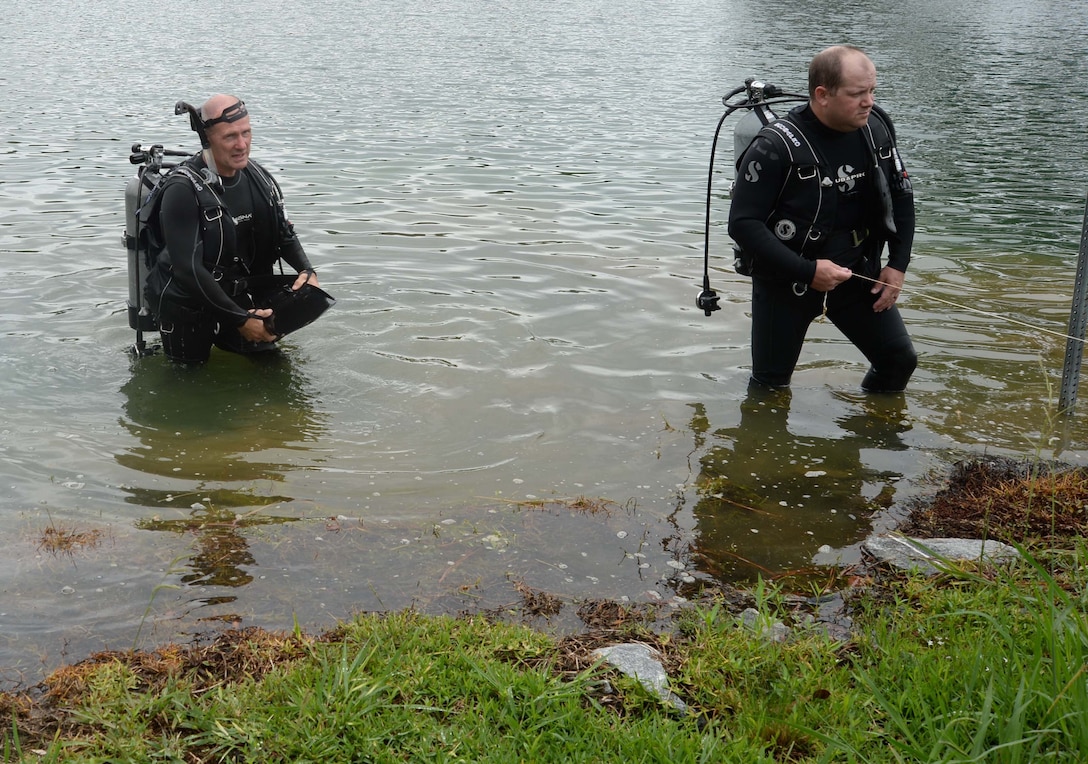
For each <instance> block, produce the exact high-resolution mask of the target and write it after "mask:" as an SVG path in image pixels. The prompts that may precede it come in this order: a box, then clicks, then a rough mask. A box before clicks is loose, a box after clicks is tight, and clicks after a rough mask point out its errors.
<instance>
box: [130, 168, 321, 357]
mask: <svg viewBox="0 0 1088 764" xmlns="http://www.w3.org/2000/svg"><path fill="white" fill-rule="evenodd" d="M185 165H186V167H187V169H188V170H190V171H191V172H189V173H186V172H179V171H175V172H174V174H173V175H171V176H170V177H169V178H168V179H167V180H166V181H164V183H163V186H162V190H161V193H159V194H158V195H157V198H153V199H152V200H151V201H150V202H149V204H148V207H147V209H146V211H145V212H144V213H143V214H144V215H145V217H146V218H147V222H148V225H149V232H150V238H151V240H152V242H154V243H156V244H157V245H158V247H159V248H160V250H161V251H160V252H159V255H158V257H157V260H156V262H155V266H154V267H153V269H152V270H151V273H150V274H149V276H148V286H147V293H148V294H147V296H148V300H149V302H150V304H151V306H152V309H153V310H154V312H155V314H156V316H157V318H158V321H159V327H160V330H159V332H160V336H161V337H162V344H163V351H164V353H165V354H166V355H167V356H168V357H169V358H171V359H173V360H177V361H183V362H186V363H202V362H204V361H206V360H207V359H208V357H209V355H210V353H211V348H212V345H213V344H214V345H216V346H218V347H222V348H224V349H226V350H231V351H233V352H237V353H253V352H260V351H264V350H270V349H272V348H274V347H275V346H274V344H273V343H271V342H263V343H257V342H249V341H247V340H245V339H244V338H243V337H242V335H241V333H240V332H239V331H238V327H240V326H241V325H242V324H244V323H245V322H246V320H247V319H248V318H250V315H249V312H248V311H249V310H251V309H254V308H258V307H263V306H262V305H261V304H260V303H261V301H262V292H268V291H270V290H271V289H272V288H273V286H272V284H273V282H274V281H275V279H274V277H273V275H272V274H273V266H274V265H275V263H276V262H277V261H278V260H280V259H282V260H283V261H284V262H286V263H287V264H288V265H290V266H291V267H292V268H293V269H294V270H295V271H296V272H301V271H303V270H307V269H311V266H310V261H309V259H308V258H307V257H306V253H305V252H304V251H303V249H302V245H301V243H300V242H299V240H298V237H297V236H296V235H295V231H294V227H293V226H292V225H291V223H290V221H288V220H287V218H286V216H285V214H284V211H283V202H282V195H281V193H280V190H279V187H278V185H277V184H276V182H275V180H274V179H273V178H272V177H271V175H269V174H268V173H267V172H266V171H265V170H264V169H263V168H261V167H260V166H259V165H258V164H256V163H255V162H253V161H252V160H250V162H249V164H248V165H247V166H246V168H245V169H243V170H241V171H240V172H238V173H236V174H235V175H234V176H233V177H231V178H224V179H223V182H222V186H221V187H216V185H215V184H209V183H207V181H206V180H205V179H204V178H202V177H201V171H202V170H203V169H204V168H205V167H206V165H205V164H204V161H203V159H201V158H200V157H199V156H197V157H194V158H192V159H189V160H186V162H185ZM311 270H312V269H311ZM291 280H293V279H291Z"/></svg>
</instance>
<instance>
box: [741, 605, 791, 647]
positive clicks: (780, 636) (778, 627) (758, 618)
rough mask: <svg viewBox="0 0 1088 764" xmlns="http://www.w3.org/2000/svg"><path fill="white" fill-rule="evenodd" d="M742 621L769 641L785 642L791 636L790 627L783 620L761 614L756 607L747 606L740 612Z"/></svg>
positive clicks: (757, 634)
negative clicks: (774, 619)
mask: <svg viewBox="0 0 1088 764" xmlns="http://www.w3.org/2000/svg"><path fill="white" fill-rule="evenodd" d="M740 622H741V623H742V624H743V625H744V626H745V627H747V628H748V629H751V630H752V631H753V632H755V635H756V636H757V637H762V638H763V639H766V640H767V641H768V642H785V641H786V640H787V639H789V637H790V629H789V627H788V626H786V624H784V623H782V622H781V621H772V620H770V619H768V618H764V617H763V616H762V615H760V613H759V611H758V610H756V609H755V608H751V607H750V608H745V609H744V611H743V612H742V613H741V614H740Z"/></svg>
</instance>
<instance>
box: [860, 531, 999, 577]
mask: <svg viewBox="0 0 1088 764" xmlns="http://www.w3.org/2000/svg"><path fill="white" fill-rule="evenodd" d="M861 548H862V551H863V552H865V553H866V554H869V555H871V556H872V557H874V558H875V559H876V560H877V561H878V562H884V563H887V564H889V565H892V566H894V567H896V568H900V569H901V570H917V571H919V572H921V573H925V574H927V575H933V574H935V573H939V572H941V571H943V570H946V569H947V568H948V565H947V562H953V561H962V560H971V561H978V560H982V561H985V562H988V563H993V564H996V563H1004V562H1011V561H1012V560H1015V559H1017V558H1018V557H1019V556H1020V553H1019V552H1017V551H1016V548H1015V547H1011V546H1009V545H1008V544H1003V543H1001V542H1000V541H992V540H988V541H980V540H978V539H915V538H907V537H905V536H897V535H894V534H890V535H880V536H870V537H869V538H867V539H866V540H865V541H864V542H862V545H861Z"/></svg>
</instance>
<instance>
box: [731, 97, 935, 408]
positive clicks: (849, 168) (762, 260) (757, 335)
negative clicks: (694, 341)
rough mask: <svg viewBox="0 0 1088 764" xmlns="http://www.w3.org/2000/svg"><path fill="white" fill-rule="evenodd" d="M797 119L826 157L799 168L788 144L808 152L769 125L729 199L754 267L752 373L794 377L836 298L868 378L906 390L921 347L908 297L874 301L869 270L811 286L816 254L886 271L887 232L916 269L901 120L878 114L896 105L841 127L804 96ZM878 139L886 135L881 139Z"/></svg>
mask: <svg viewBox="0 0 1088 764" xmlns="http://www.w3.org/2000/svg"><path fill="white" fill-rule="evenodd" d="M787 119H788V120H789V123H788V124H787V128H788V129H787V131H786V132H787V133H788V132H789V131H790V130H798V131H800V132H801V133H802V136H797V135H796V134H794V135H793V138H795V139H798V138H800V137H804V138H807V139H808V143H809V144H811V146H812V148H813V149H814V150H815V159H816V162H817V166H816V167H810V168H802V169H801V170H798V168H797V167H796V166H795V165H794V164H793V162H792V161H791V158H790V156H789V153H790V151H791V150H792V151H794V152H795V154H796V153H803V152H797V151H796V149H795V148H792V147H790V146H787V145H786V144H785V143H784V141H786V140H789V136H788V135H784V133H783V132H782V131H779V132H778V133H769V132H768V131H769V129H768V128H764V130H763V131H761V133H760V135H759V136H758V137H757V138H756V139H755V140H754V141H753V142H752V144H751V145H750V146H749V147H748V150H747V151H746V152H745V154H744V156H743V157H742V159H741V161H740V163H739V165H738V170H737V181H736V185H735V187H734V190H733V198H732V203H731V206H730V210H729V235H730V236H731V237H732V238H733V240H734V242H736V244H737V246H738V248H739V249H740V250H742V251H743V252H744V253H745V256H746V257H747V258H748V262H749V263H750V264H751V267H752V271H753V273H752V275H753V278H752V378H753V379H754V380H756V381H757V382H761V383H763V384H766V385H773V386H785V385H788V384H789V382H790V378H791V377H792V375H793V370H794V367H795V366H796V364H797V359H798V358H799V356H800V353H801V346H802V344H803V343H804V339H805V334H806V333H807V331H808V327H809V325H810V324H811V323H812V320H813V319H814V318H816V317H817V316H819V315H821V313H823V312H824V311H825V309H826V313H827V317H828V318H829V319H830V320H831V322H832V323H833V324H834V325H835V326H836V327H838V328H839V330H840V331H842V333H843V334H844V335H846V337H847V338H848V339H849V340H850V341H851V342H853V343H854V345H855V346H856V347H857V348H858V349H859V350H861V352H862V353H863V354H864V355H865V357H866V358H867V359H868V361H869V363H870V364H871V368H870V369H869V372H868V373H867V374H866V376H865V379H864V380H863V382H862V387H863V388H865V389H866V390H869V391H872V392H897V391H901V390H903V389H904V388H905V387H906V384H907V381H908V380H909V379H910V376H911V374H912V373H913V372H914V369H915V367H916V366H917V363H918V358H917V355H916V353H915V351H914V347H913V345H912V343H911V341H910V336H909V335H908V334H907V330H906V327H905V326H904V324H903V319H902V317H901V316H900V313H899V310H898V308H896V307H895V306H894V305H893V306H892V307H891V308H889V309H887V310H884V311H881V312H879V313H878V312H875V311H874V310H873V304H874V303H875V302H876V300H877V297H878V296H877V295H873V294H870V290H871V289H872V288H873V282H871V281H866V280H864V279H860V278H852V279H849V280H848V281H846V282H844V283H842V284H840V285H838V286H837V287H835V289H833V290H831V291H830V292H818V291H816V290H815V289H811V288H809V286H808V285H809V284H811V282H812V279H813V278H814V276H815V274H816V263H815V260H816V259H818V258H827V259H830V260H832V261H834V262H835V263H837V264H838V265H841V266H844V267H846V268H850V269H851V270H852V271H854V272H855V273H858V274H862V275H864V276H868V277H870V278H876V277H877V275H878V274H879V272H880V270H881V255H882V252H883V250H884V247H885V244H886V245H887V247H888V266H890V267H892V268H894V269H896V270H899V271H903V272H905V271H906V269H907V264H908V262H909V261H910V248H911V243H912V241H913V237H914V220H915V218H914V198H913V193H912V191H911V187H910V181H909V180H908V179H907V177H906V173H905V171H904V170H903V169H902V165H901V161H900V160H899V156H898V153H897V151H896V150H895V147H894V132H893V128H892V127H891V123H890V121H882V122H875V120H881V119H883V120H886V115H885V116H884V117H883V118H882V117H879V116H877V115H876V114H875V113H874V114H873V115H872V116H871V117H870V122H869V128H868V129H861V130H856V131H853V132H849V133H843V132H839V131H835V130H832V129H830V128H828V127H826V126H824V125H823V124H821V123H820V122H819V120H818V119H817V118H816V116H815V114H813V113H812V110H811V109H810V108H809V107H808V105H805V106H801V107H797V108H796V109H794V110H793V111H791V112H790V114H789V115H788V117H787ZM870 131H871V132H870ZM870 135H872V136H873V139H872V141H871V140H870V138H869V136H870ZM873 142H875V143H877V144H878V145H877V146H876V147H875V148H876V150H875V151H874V146H873ZM794 145H795V146H797V145H801V144H800V143H795V144H794ZM809 156H812V155H811V154H810V155H809ZM877 157H879V158H877ZM794 159H796V156H795V157H794ZM813 171H815V172H816V173H817V175H816V176H815V177H814V176H813ZM876 172H882V173H884V176H885V178H887V180H888V184H889V187H890V194H889V195H888V197H887V200H886V201H885V202H884V203H883V204H882V203H881V194H880V193H879V191H878V188H877V185H876V183H875V177H874V175H875V173H876ZM802 178H804V179H802ZM886 205H890V207H891V209H889V210H886V209H885V206H886ZM886 214H888V215H890V216H891V217H892V218H893V219H894V229H895V230H894V231H893V230H890V228H889V226H888V225H887V224H886V223H885V222H884V221H885V215H886Z"/></svg>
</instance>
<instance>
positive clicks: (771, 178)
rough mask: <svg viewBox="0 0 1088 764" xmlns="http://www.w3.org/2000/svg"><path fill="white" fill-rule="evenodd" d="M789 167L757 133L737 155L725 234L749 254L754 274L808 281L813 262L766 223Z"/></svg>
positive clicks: (809, 281)
mask: <svg viewBox="0 0 1088 764" xmlns="http://www.w3.org/2000/svg"><path fill="white" fill-rule="evenodd" d="M789 170H790V165H789V161H788V159H787V158H786V157H784V156H783V155H782V153H781V152H780V151H779V150H778V149H777V148H776V146H775V145H774V143H773V141H772V140H770V139H769V138H766V137H764V136H762V135H761V136H757V137H756V139H755V140H754V141H752V143H751V145H750V146H749V147H748V150H747V151H745V152H744V156H743V157H742V158H741V163H740V167H739V168H738V169H737V179H736V184H735V185H734V187H733V199H732V202H731V203H730V205H729V236H730V237H731V238H732V239H733V241H734V242H736V244H737V246H738V247H740V248H741V249H742V250H744V252H745V253H746V254H748V256H749V257H751V258H752V263H753V265H752V268H753V271H754V273H755V275H757V276H760V277H766V278H771V279H781V280H784V281H799V282H801V283H803V284H811V283H812V279H813V278H814V277H815V276H816V263H815V262H814V261H812V260H808V259H806V258H804V257H802V256H801V255H799V254H797V253H796V252H794V251H793V250H792V249H790V248H789V247H787V246H786V245H785V244H783V243H782V242H781V241H779V240H778V238H777V237H776V236H775V235H774V233H773V232H772V231H771V229H770V228H769V227H768V225H767V224H768V221H770V220H771V217H772V215H773V213H774V210H775V207H776V206H777V202H778V196H779V193H780V192H781V190H782V186H783V185H784V184H785V181H786V175H787V173H788V172H789Z"/></svg>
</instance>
